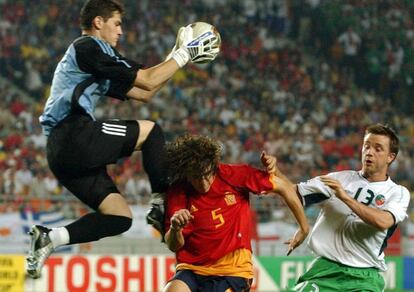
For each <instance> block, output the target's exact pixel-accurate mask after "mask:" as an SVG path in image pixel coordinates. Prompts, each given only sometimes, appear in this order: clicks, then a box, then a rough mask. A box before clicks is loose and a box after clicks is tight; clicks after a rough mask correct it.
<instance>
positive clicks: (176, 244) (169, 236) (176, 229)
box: [165, 209, 194, 252]
mask: <svg viewBox="0 0 414 292" xmlns="http://www.w3.org/2000/svg"><path fill="white" fill-rule="evenodd" d="M193 218H194V217H193V215H191V213H190V211H189V210H187V209H181V210H178V211H176V212H175V213H174V215H173V216H172V217H171V219H170V229H169V230H168V231H167V233H166V234H165V242H166V243H167V246H168V248H169V249H170V250H171V251H172V252H177V250H179V249H180V248H181V247H183V245H184V243H185V241H184V236H183V233H182V230H183V228H184V226H186V225H187V224H188V223H189V222H190V221H191V220H193Z"/></svg>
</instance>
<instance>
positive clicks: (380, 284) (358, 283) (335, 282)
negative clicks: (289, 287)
mask: <svg viewBox="0 0 414 292" xmlns="http://www.w3.org/2000/svg"><path fill="white" fill-rule="evenodd" d="M384 288H385V282H384V279H383V277H382V276H381V274H380V273H379V271H378V269H376V268H353V267H349V266H345V265H342V264H340V263H337V262H333V261H330V260H328V259H326V258H322V257H320V258H317V259H316V260H315V261H314V262H313V263H312V266H311V268H310V269H309V270H308V271H307V272H306V273H305V274H303V275H302V276H301V277H300V278H299V279H298V281H297V282H296V286H295V288H294V291H298V292H305V291H312V292H316V291H358V292H360V291H372V292H374V291H375V292H380V291H384Z"/></svg>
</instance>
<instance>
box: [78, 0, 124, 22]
mask: <svg viewBox="0 0 414 292" xmlns="http://www.w3.org/2000/svg"><path fill="white" fill-rule="evenodd" d="M117 11H118V12H119V13H120V14H123V13H124V6H123V4H122V3H121V2H120V1H118V0H87V1H86V2H85V4H84V5H83V7H82V9H81V12H80V26H81V29H91V28H92V21H93V20H94V18H95V17H97V16H102V18H103V19H104V21H107V20H108V19H109V18H111V17H112V15H113V14H114V12H117Z"/></svg>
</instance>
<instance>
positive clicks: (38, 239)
mask: <svg viewBox="0 0 414 292" xmlns="http://www.w3.org/2000/svg"><path fill="white" fill-rule="evenodd" d="M49 232H50V229H49V228H46V227H44V226H40V225H34V226H32V228H31V229H30V231H29V232H28V234H29V235H30V237H31V239H30V250H29V254H28V256H27V258H26V261H27V268H26V271H27V274H28V275H29V276H30V277H31V278H33V279H37V278H40V276H41V274H42V268H43V265H44V263H45V261H46V260H47V258H48V257H49V256H50V254H51V253H52V252H53V250H54V248H53V244H52V241H51V240H50V237H49Z"/></svg>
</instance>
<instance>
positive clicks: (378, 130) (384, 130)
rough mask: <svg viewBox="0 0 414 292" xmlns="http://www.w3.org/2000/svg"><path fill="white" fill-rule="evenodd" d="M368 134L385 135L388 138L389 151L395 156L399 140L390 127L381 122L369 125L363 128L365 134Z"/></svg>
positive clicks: (398, 148)
mask: <svg viewBox="0 0 414 292" xmlns="http://www.w3.org/2000/svg"><path fill="white" fill-rule="evenodd" d="M368 134H374V135H381V136H387V137H388V138H389V139H390V152H391V153H394V154H395V157H397V155H398V151H399V150H400V140H399V139H398V136H397V134H396V133H395V131H394V130H393V129H392V128H391V127H389V126H388V125H383V124H375V125H371V126H369V127H368V128H366V130H365V135H368Z"/></svg>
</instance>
